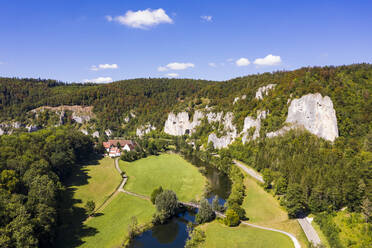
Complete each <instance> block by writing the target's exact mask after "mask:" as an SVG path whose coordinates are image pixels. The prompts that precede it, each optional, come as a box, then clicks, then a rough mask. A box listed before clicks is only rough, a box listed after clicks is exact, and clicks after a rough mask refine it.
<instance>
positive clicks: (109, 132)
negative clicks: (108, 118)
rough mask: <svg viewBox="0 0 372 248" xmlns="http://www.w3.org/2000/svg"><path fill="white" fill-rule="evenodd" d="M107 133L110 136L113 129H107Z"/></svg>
mask: <svg viewBox="0 0 372 248" xmlns="http://www.w3.org/2000/svg"><path fill="white" fill-rule="evenodd" d="M105 134H106V135H107V136H108V137H110V136H111V134H112V131H111V130H110V129H107V130H105Z"/></svg>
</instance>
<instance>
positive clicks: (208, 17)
mask: <svg viewBox="0 0 372 248" xmlns="http://www.w3.org/2000/svg"><path fill="white" fill-rule="evenodd" d="M200 18H201V19H203V20H204V21H207V22H211V21H212V18H213V17H212V16H207V15H205V16H201V17H200Z"/></svg>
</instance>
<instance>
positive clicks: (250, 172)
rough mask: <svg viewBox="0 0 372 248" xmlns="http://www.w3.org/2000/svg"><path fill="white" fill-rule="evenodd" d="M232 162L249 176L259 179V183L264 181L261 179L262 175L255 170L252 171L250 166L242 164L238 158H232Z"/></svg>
mask: <svg viewBox="0 0 372 248" xmlns="http://www.w3.org/2000/svg"><path fill="white" fill-rule="evenodd" d="M234 163H235V164H236V165H237V166H238V167H239V168H241V169H242V170H243V171H245V172H246V173H247V174H249V175H250V176H251V177H253V178H255V179H257V180H258V181H260V182H261V183H264V182H265V181H264V180H263V177H262V176H261V175H260V174H259V173H258V172H256V171H254V170H253V169H251V168H248V167H246V166H244V165H243V164H242V163H241V162H239V161H238V160H234Z"/></svg>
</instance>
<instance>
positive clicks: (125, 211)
mask: <svg viewBox="0 0 372 248" xmlns="http://www.w3.org/2000/svg"><path fill="white" fill-rule="evenodd" d="M154 213H155V208H154V206H153V205H152V204H151V202H149V201H146V200H143V199H140V198H137V197H134V196H130V195H127V194H125V193H120V194H118V195H117V196H116V197H115V198H114V199H113V201H112V202H110V204H109V205H108V206H107V207H106V208H105V209H104V210H103V211H102V214H103V215H101V216H97V217H94V218H91V219H90V220H88V222H87V223H86V226H87V227H88V228H93V229H96V230H98V233H96V234H95V235H94V236H88V237H84V238H83V242H85V243H84V244H82V245H81V246H80V247H99V248H101V247H117V246H120V245H121V243H122V242H123V240H124V238H125V237H126V235H127V231H128V230H127V227H128V224H129V221H130V218H131V217H132V216H136V217H137V219H138V223H139V224H143V223H147V222H149V221H150V220H151V218H152V215H153V214H154Z"/></svg>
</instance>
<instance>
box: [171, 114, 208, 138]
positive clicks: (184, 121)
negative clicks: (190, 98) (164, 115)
mask: <svg viewBox="0 0 372 248" xmlns="http://www.w3.org/2000/svg"><path fill="white" fill-rule="evenodd" d="M203 117H204V114H203V112H201V111H199V110H197V111H195V113H194V116H193V119H192V121H190V118H189V114H188V113H187V112H180V113H178V114H177V115H175V114H174V113H170V114H169V115H168V119H167V120H166V122H165V125H164V132H165V133H167V134H170V135H175V136H180V135H184V134H191V133H193V132H194V131H195V128H196V127H197V126H198V125H200V123H201V119H202V118H203Z"/></svg>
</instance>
